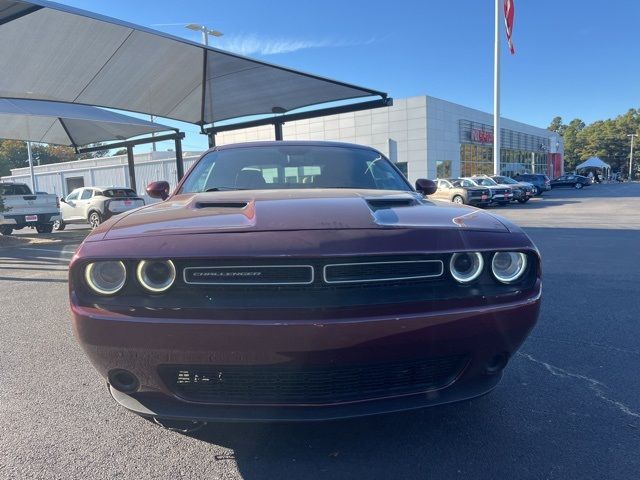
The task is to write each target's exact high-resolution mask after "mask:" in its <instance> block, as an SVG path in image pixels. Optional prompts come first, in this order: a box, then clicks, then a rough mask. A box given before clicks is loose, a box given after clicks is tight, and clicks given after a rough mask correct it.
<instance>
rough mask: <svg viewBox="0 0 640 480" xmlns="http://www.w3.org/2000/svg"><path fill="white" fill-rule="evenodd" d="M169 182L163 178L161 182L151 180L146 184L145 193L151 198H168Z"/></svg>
mask: <svg viewBox="0 0 640 480" xmlns="http://www.w3.org/2000/svg"><path fill="white" fill-rule="evenodd" d="M169 188H170V187H169V182H165V181H164V180H163V181H161V182H151V183H150V184H149V185H147V195H149V196H150V197H151V198H161V199H162V200H166V199H167V198H169Z"/></svg>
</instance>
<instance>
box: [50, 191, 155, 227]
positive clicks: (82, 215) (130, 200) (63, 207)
mask: <svg viewBox="0 0 640 480" xmlns="http://www.w3.org/2000/svg"><path fill="white" fill-rule="evenodd" d="M143 205H144V200H143V199H142V198H140V197H138V194H137V193H136V192H135V191H133V190H132V189H130V188H122V187H83V188H76V189H75V190H74V191H72V192H71V193H70V194H69V195H67V196H66V198H64V199H61V202H60V213H61V217H62V219H61V220H58V221H56V222H54V224H53V228H54V229H56V230H64V228H65V227H66V225H67V224H69V223H88V224H89V225H90V226H91V228H96V227H97V226H98V225H100V224H101V223H102V222H104V221H105V220H107V219H109V218H111V217H112V216H114V215H118V214H119V213H122V212H126V211H128V210H133V209H134V208H138V207H142V206H143Z"/></svg>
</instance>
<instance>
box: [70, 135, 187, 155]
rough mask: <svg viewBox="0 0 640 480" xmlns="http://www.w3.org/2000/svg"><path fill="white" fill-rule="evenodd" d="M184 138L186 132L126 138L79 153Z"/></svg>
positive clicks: (80, 150)
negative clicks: (134, 138) (133, 138)
mask: <svg viewBox="0 0 640 480" xmlns="http://www.w3.org/2000/svg"><path fill="white" fill-rule="evenodd" d="M176 138H179V139H180V140H182V139H183V138H184V132H176V133H169V134H167V135H159V136H157V137H148V138H139V139H137V140H126V141H124V142H117V143H109V144H106V143H105V144H104V145H98V146H97V147H87V148H80V149H78V153H90V152H100V151H102V150H111V149H114V148H127V147H129V146H132V147H135V146H136V145H144V144H147V143H153V142H164V141H166V140H175V139H176Z"/></svg>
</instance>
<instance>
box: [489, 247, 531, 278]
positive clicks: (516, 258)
mask: <svg viewBox="0 0 640 480" xmlns="http://www.w3.org/2000/svg"><path fill="white" fill-rule="evenodd" d="M526 269H527V256H526V255H525V254H524V253H522V252H496V253H494V254H493V258H492V259H491V271H492V272H493V276H494V277H496V280H498V281H499V282H502V283H512V282H515V281H516V280H518V279H519V278H520V277H522V275H523V274H524V272H525V270H526Z"/></svg>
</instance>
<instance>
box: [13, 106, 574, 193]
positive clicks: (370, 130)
mask: <svg viewBox="0 0 640 480" xmlns="http://www.w3.org/2000/svg"><path fill="white" fill-rule="evenodd" d="M492 123H493V116H492V115H491V114H489V113H486V112H481V111H479V110H474V109H472V108H469V107H464V106H462V105H457V104H455V103H451V102H447V101H445V100H441V99H438V98H434V97H429V96H419V97H411V98H405V99H396V100H394V105H393V106H391V107H385V108H377V109H373V110H363V111H359V112H351V113H342V114H338V115H331V116H325V117H314V118H311V119H307V120H297V121H292V122H287V123H285V124H284V125H283V138H284V139H285V140H333V141H341V142H351V143H357V144H361V145H369V146H371V147H373V148H376V149H378V150H379V151H381V152H382V153H384V154H385V155H387V156H388V157H389V158H390V159H391V160H392V161H393V162H395V163H396V165H397V166H398V168H399V169H400V170H401V171H402V172H403V173H404V174H405V175H406V176H407V178H408V179H409V180H410V181H411V182H414V181H415V180H416V179H418V178H432V179H435V178H446V177H457V176H471V175H474V174H483V173H486V174H491V173H493V127H492V125H491V124H492ZM273 138H274V129H273V126H272V125H265V126H260V127H252V128H245V129H241V130H231V131H226V132H221V133H218V134H217V135H216V144H218V145H223V144H227V143H238V142H250V141H256V140H273ZM501 144H502V151H501V156H502V159H501V164H500V165H501V171H502V173H503V174H507V175H512V176H514V175H516V174H518V173H545V174H547V175H549V176H550V177H552V178H553V177H557V176H559V175H561V174H562V170H563V162H562V155H563V144H562V138H561V137H560V136H559V135H558V134H556V133H554V132H551V131H549V130H545V129H543V128H538V127H534V126H532V125H527V124H524V123H520V122H516V121H513V120H509V119H506V118H503V119H502V120H501ZM174 155H175V154H174V153H173V152H152V153H147V154H138V155H136V158H135V173H136V178H137V179H138V181H137V189H138V193H139V194H140V195H144V194H145V192H144V187H145V185H147V183H148V182H150V181H153V180H158V179H166V180H167V181H169V183H170V184H171V186H172V187H173V186H175V184H176V182H177V176H176V171H175V156H174ZM197 157H198V152H185V159H184V160H185V161H184V164H185V168H189V167H190V166H191V165H192V164H193V162H194V161H195V160H196V159H197ZM11 173H12V175H11V176H10V177H4V178H3V179H2V180H4V181H21V182H25V183H30V180H29V169H28V168H19V169H14V170H12V172H11ZM35 176H36V183H37V187H38V190H41V191H47V192H50V193H56V194H58V195H67V194H68V193H69V192H70V191H71V190H73V189H74V188H78V187H81V186H94V185H119V186H129V178H128V170H127V159H126V156H125V155H123V156H116V157H109V158H95V159H89V160H77V161H74V162H68V163H59V164H51V165H42V166H38V167H35Z"/></svg>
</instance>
